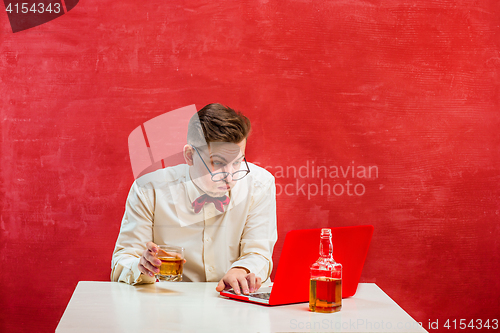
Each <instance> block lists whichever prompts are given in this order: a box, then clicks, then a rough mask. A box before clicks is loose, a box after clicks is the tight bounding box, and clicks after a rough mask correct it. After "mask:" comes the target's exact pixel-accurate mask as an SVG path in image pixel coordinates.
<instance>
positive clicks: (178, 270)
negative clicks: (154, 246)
mask: <svg viewBox="0 0 500 333" xmlns="http://www.w3.org/2000/svg"><path fill="white" fill-rule="evenodd" d="M158 259H160V261H161V266H160V273H158V274H157V277H158V278H159V279H166V280H168V281H182V266H183V264H184V259H180V258H172V257H158Z"/></svg>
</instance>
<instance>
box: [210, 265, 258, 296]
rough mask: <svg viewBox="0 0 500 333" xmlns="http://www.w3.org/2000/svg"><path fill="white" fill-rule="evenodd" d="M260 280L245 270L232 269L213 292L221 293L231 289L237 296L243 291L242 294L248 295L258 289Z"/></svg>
mask: <svg viewBox="0 0 500 333" xmlns="http://www.w3.org/2000/svg"><path fill="white" fill-rule="evenodd" d="M261 280H262V279H261V278H260V277H258V276H255V274H254V273H249V272H248V270H247V269H246V268H243V267H233V268H231V269H230V270H229V271H227V273H226V275H224V277H223V278H222V279H221V280H220V281H219V284H218V285H217V288H215V290H217V291H218V292H221V291H223V290H224V289H229V288H233V290H234V292H235V293H236V294H238V295H239V294H241V290H243V294H245V295H248V294H249V293H253V292H255V291H257V290H258V289H259V288H260V285H261Z"/></svg>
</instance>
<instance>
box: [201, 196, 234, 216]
mask: <svg viewBox="0 0 500 333" xmlns="http://www.w3.org/2000/svg"><path fill="white" fill-rule="evenodd" d="M210 202H212V203H213V204H214V206H215V208H216V209H217V210H218V211H219V212H224V206H227V205H228V204H229V197H228V196H227V195H225V196H223V197H218V198H214V197H211V196H209V195H208V194H203V195H202V196H200V197H198V198H197V199H196V200H195V201H193V208H194V212H195V214H198V213H199V212H200V211H201V208H202V207H203V205H204V204H206V203H210Z"/></svg>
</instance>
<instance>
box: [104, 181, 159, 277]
mask: <svg viewBox="0 0 500 333" xmlns="http://www.w3.org/2000/svg"><path fill="white" fill-rule="evenodd" d="M152 192H153V190H152V188H148V187H147V186H139V185H138V184H137V181H136V182H134V184H133V185H132V187H131V189H130V193H129V195H128V198H127V203H126V206H125V214H124V215H123V219H122V224H121V228H120V234H119V236H118V239H117V241H116V245H115V249H114V251H113V258H112V261H111V281H118V282H125V283H128V284H132V285H134V284H139V283H153V282H155V278H154V277H150V276H147V275H144V274H141V272H140V271H139V267H138V265H139V260H140V257H141V256H142V253H143V252H144V251H145V250H146V249H147V247H146V244H147V243H148V242H151V241H152V240H153V217H154V214H153V212H154V205H153V204H152V202H153V200H152V197H153V195H152Z"/></svg>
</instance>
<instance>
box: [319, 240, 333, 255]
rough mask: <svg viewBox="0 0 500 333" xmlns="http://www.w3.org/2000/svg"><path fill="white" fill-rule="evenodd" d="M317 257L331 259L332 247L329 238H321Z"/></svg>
mask: <svg viewBox="0 0 500 333" xmlns="http://www.w3.org/2000/svg"><path fill="white" fill-rule="evenodd" d="M319 255H320V256H321V258H328V259H333V245H332V239H331V237H330V236H321V241H320V243H319Z"/></svg>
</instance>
